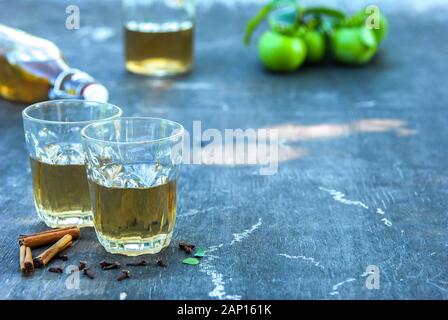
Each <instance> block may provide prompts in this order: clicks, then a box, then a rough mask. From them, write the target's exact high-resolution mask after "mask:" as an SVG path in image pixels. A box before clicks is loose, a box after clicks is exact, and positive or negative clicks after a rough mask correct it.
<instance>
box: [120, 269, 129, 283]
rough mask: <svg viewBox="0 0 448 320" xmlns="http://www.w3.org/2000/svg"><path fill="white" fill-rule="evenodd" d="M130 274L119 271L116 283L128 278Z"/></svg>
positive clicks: (126, 271) (125, 271)
mask: <svg viewBox="0 0 448 320" xmlns="http://www.w3.org/2000/svg"><path fill="white" fill-rule="evenodd" d="M130 276H131V273H130V272H129V271H128V270H121V275H120V276H119V277H118V278H117V281H122V280H124V279H126V278H130Z"/></svg>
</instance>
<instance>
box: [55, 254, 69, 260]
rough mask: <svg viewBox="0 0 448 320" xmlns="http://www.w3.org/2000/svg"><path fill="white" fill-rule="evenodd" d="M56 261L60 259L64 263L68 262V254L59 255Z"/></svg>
mask: <svg viewBox="0 0 448 320" xmlns="http://www.w3.org/2000/svg"><path fill="white" fill-rule="evenodd" d="M55 259H59V260H62V261H67V260H68V256H67V255H66V254H58V255H57V256H56V257H55Z"/></svg>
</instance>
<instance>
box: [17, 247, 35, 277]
mask: <svg viewBox="0 0 448 320" xmlns="http://www.w3.org/2000/svg"><path fill="white" fill-rule="evenodd" d="M20 271H22V274H23V275H24V276H26V277H28V276H30V275H31V274H32V273H33V272H34V264H33V255H32V253H31V248H29V247H26V246H20Z"/></svg>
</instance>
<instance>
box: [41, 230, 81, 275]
mask: <svg viewBox="0 0 448 320" xmlns="http://www.w3.org/2000/svg"><path fill="white" fill-rule="evenodd" d="M72 239H73V237H72V236H71V235H70V234H66V235H65V236H63V237H62V238H61V239H59V241H58V242H56V243H55V244H54V245H52V246H51V247H50V248H48V249H47V250H45V251H44V252H42V253H41V254H40V255H39V256H37V257H36V258H34V260H33V262H34V267H36V268H41V267H43V266H45V265H47V264H48V262H50V260H51V259H53V257H54V256H56V255H57V254H58V253H60V252H62V251H64V250H65V249H67V248H68V247H70V246H71V245H72Z"/></svg>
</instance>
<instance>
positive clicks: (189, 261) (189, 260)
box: [182, 258, 199, 266]
mask: <svg viewBox="0 0 448 320" xmlns="http://www.w3.org/2000/svg"><path fill="white" fill-rule="evenodd" d="M182 262H183V263H185V264H189V265H190V266H195V265H198V264H199V259H196V258H186V259H184V260H183V261H182Z"/></svg>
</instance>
